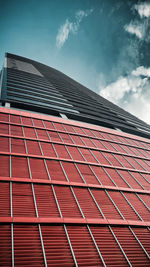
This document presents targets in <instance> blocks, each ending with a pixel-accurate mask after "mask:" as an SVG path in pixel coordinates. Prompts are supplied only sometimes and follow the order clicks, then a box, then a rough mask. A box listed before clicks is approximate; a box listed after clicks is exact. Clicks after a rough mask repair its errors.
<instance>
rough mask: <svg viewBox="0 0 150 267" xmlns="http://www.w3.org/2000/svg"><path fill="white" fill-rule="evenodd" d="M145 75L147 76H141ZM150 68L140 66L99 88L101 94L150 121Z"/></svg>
mask: <svg viewBox="0 0 150 267" xmlns="http://www.w3.org/2000/svg"><path fill="white" fill-rule="evenodd" d="M141 75H144V76H145V77H141ZM149 77H150V68H144V67H143V66H140V67H138V68H136V69H135V70H133V71H132V72H131V73H130V74H129V75H128V76H126V77H122V76H120V77H119V78H118V79H117V81H115V82H113V83H111V84H109V85H108V86H106V87H104V88H99V90H100V94H101V96H103V97H105V98H107V99H108V100H110V101H112V102H113V103H115V104H117V105H119V106H121V107H122V108H124V109H126V110H127V111H129V112H131V113H133V114H134V115H136V116H137V117H139V118H141V119H142V120H144V121H146V122H147V123H150V116H149V114H150V104H149V103H150V90H149V88H150V81H149Z"/></svg>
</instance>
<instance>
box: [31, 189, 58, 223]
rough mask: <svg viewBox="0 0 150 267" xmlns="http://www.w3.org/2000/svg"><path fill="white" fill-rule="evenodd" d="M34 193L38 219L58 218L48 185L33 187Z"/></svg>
mask: <svg viewBox="0 0 150 267" xmlns="http://www.w3.org/2000/svg"><path fill="white" fill-rule="evenodd" d="M34 193H35V199H36V205H37V211H38V216H39V217H54V218H55V217H60V215H59V212H58V208H57V205H56V201H55V198H54V195H53V192H52V188H51V186H50V185H38V184H35V185H34Z"/></svg>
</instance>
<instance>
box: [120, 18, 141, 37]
mask: <svg viewBox="0 0 150 267" xmlns="http://www.w3.org/2000/svg"><path fill="white" fill-rule="evenodd" d="M124 29H125V31H127V32H128V33H131V34H134V35H136V37H138V38H139V39H142V38H143V37H144V32H145V27H144V25H143V24H137V25H136V24H135V23H132V22H131V23H130V24H128V25H125V26H124Z"/></svg>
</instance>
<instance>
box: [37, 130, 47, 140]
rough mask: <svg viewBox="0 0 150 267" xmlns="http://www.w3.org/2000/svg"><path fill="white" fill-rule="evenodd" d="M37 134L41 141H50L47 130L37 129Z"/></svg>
mask: <svg viewBox="0 0 150 267" xmlns="http://www.w3.org/2000/svg"><path fill="white" fill-rule="evenodd" d="M36 132H37V136H38V138H39V139H43V140H49V138H48V135H47V132H46V130H42V129H36Z"/></svg>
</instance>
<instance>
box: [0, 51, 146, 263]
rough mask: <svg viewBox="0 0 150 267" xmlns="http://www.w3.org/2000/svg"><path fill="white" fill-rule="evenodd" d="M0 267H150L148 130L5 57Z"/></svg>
mask: <svg viewBox="0 0 150 267" xmlns="http://www.w3.org/2000/svg"><path fill="white" fill-rule="evenodd" d="M1 105H2V106H1V108H0V124H1V125H0V144H1V145H0V147H1V150H0V165H1V167H0V223H1V228H0V254H1V255H0V256H1V257H0V266H11V265H12V266H25V265H28V266H58V267H59V266H117V265H118V266H149V254H150V229H149V226H150V213H149V209H150V204H149V203H150V202H149V193H150V140H149V138H150V134H149V130H150V126H149V125H147V124H146V123H144V122H143V121H141V120H139V119H138V118H136V117H135V116H133V115H131V114H129V113H128V112H126V111H124V110H123V109H121V108H119V107H118V106H116V105H114V104H113V103H111V102H109V101H107V100H106V99H104V98H102V97H100V96H99V95H97V94H96V93H94V92H92V91H91V90H89V89H88V88H85V87H84V86H82V85H81V84H79V83H77V82H76V81H74V80H72V79H71V78H69V77H67V76H66V75H64V74H63V73H61V72H59V71H57V70H55V69H53V68H51V67H48V66H45V65H43V64H41V63H38V62H35V61H33V60H30V59H26V58H23V57H19V56H16V55H12V54H6V57H5V63H4V67H3V69H2V72H1Z"/></svg>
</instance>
